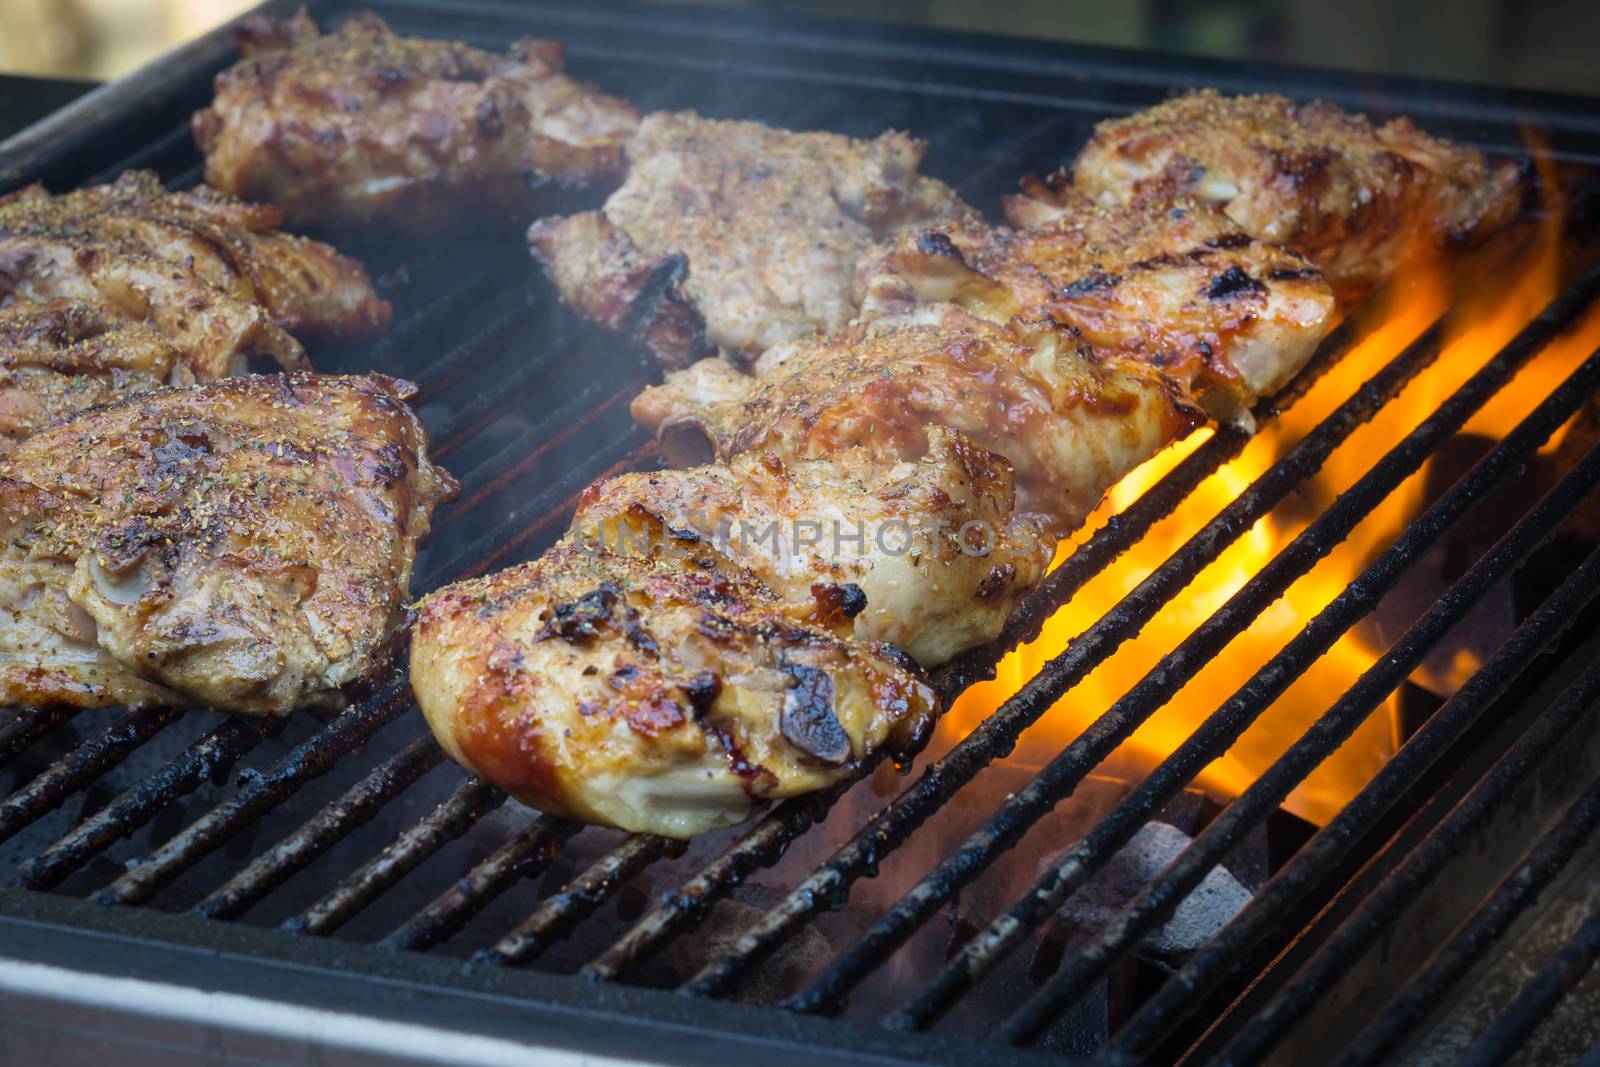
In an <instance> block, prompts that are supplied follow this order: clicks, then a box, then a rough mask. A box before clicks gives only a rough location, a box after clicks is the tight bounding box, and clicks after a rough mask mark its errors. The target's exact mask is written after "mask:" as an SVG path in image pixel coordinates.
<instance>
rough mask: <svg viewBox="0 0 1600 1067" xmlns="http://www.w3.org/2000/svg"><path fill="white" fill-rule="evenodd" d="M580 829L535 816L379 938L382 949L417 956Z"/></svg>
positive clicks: (538, 867) (541, 864)
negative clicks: (398, 950) (414, 952)
mask: <svg viewBox="0 0 1600 1067" xmlns="http://www.w3.org/2000/svg"><path fill="white" fill-rule="evenodd" d="M582 828H583V827H582V826H581V825H580V824H578V823H575V822H572V821H571V820H568V819H558V818H556V817H555V816H552V815H541V816H539V817H538V818H537V819H535V820H533V821H532V822H530V823H529V824H528V825H527V826H524V827H523V828H522V830H521V831H519V832H518V833H517V835H516V836H515V837H513V838H512V839H511V840H509V841H507V842H506V843H505V844H503V845H501V846H500V847H499V848H498V849H496V850H495V851H494V852H492V853H490V854H489V856H488V858H487V859H485V860H484V861H483V862H481V863H479V864H478V865H477V866H476V867H474V868H472V870H470V871H468V872H467V873H466V874H465V875H464V876H463V877H462V878H461V879H460V880H459V881H457V882H456V883H455V884H454V885H452V886H451V887H450V888H449V889H447V890H445V891H444V892H443V893H441V894H439V896H438V898H436V899H435V900H434V901H433V903H431V904H429V905H428V906H427V907H426V908H423V909H422V910H421V911H419V912H418V913H417V914H416V915H414V916H412V917H411V918H410V919H408V920H406V921H405V922H404V923H402V924H401V925H400V926H399V927H397V928H396V929H395V930H394V932H393V933H391V934H389V936H387V937H385V938H384V939H383V944H384V946H385V947H386V948H392V949H410V950H413V951H418V952H420V951H422V950H424V949H429V948H432V947H433V946H434V945H437V944H439V943H440V942H441V941H444V940H446V939H448V938H449V937H451V936H453V935H454V934H455V933H456V931H458V930H460V929H461V928H462V927H463V926H465V925H466V924H467V922H468V920H470V919H471V918H472V917H473V916H474V915H476V914H478V912H480V911H482V910H483V909H484V908H485V907H486V906H487V905H488V904H489V902H490V901H491V900H493V899H494V898H495V897H497V896H499V895H500V894H501V893H503V892H505V890H507V889H509V888H510V887H511V886H513V885H515V884H516V883H517V882H518V881H520V880H522V879H523V878H527V877H531V876H532V875H534V874H537V873H539V872H540V871H542V870H544V869H545V868H546V867H548V866H549V865H550V861H551V860H553V859H554V858H555V856H556V853H557V851H558V850H559V849H560V848H561V845H562V843H563V842H565V841H566V840H567V838H569V837H571V836H572V835H573V834H575V833H577V832H578V831H579V830H581V829H582Z"/></svg>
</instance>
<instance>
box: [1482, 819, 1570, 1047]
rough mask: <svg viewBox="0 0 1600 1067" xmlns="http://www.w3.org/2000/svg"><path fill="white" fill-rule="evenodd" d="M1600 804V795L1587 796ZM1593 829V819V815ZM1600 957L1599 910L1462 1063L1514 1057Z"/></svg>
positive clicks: (1521, 993) (1558, 950) (1562, 947)
mask: <svg viewBox="0 0 1600 1067" xmlns="http://www.w3.org/2000/svg"><path fill="white" fill-rule="evenodd" d="M1585 799H1586V800H1587V801H1588V802H1589V803H1590V804H1591V805H1592V806H1595V807H1600V799H1597V798H1595V797H1594V796H1593V793H1592V792H1591V795H1590V797H1588V798H1585ZM1590 826H1591V831H1592V827H1593V822H1592V818H1591V823H1590ZM1597 959H1600V910H1596V911H1594V912H1592V913H1591V914H1590V915H1589V917H1588V918H1587V919H1585V920H1584V922H1583V925H1582V926H1580V927H1578V929H1577V930H1576V931H1574V932H1573V934H1572V936H1571V937H1569V938H1568V939H1567V941H1566V943H1565V944H1563V945H1562V946H1561V947H1560V948H1559V949H1557V950H1556V953H1555V955H1554V956H1552V957H1551V959H1550V962H1549V963H1547V964H1545V966H1544V967H1543V968H1541V969H1540V971H1539V973H1538V974H1536V975H1534V976H1533V979H1532V980H1531V981H1529V982H1528V984H1527V985H1526V986H1524V987H1523V988H1522V991H1521V992H1520V993H1518V994H1517V997H1516V999H1515V1000H1513V1001H1512V1002H1511V1005H1510V1006H1509V1007H1507V1008H1506V1010H1505V1012H1504V1013H1503V1014H1502V1015H1501V1016H1500V1017H1499V1018H1498V1019H1496V1020H1495V1021H1494V1023H1493V1024H1492V1025H1491V1026H1490V1027H1489V1029H1487V1030H1485V1031H1484V1032H1483V1033H1482V1034H1481V1035H1479V1037H1478V1040H1476V1041H1474V1042H1473V1043H1472V1047H1471V1048H1469V1049H1467V1054H1466V1055H1465V1056H1464V1057H1462V1060H1461V1067H1495V1065H1496V1064H1501V1063H1509V1062H1510V1061H1511V1058H1512V1057H1513V1056H1514V1055H1515V1054H1516V1053H1517V1051H1518V1050H1519V1049H1520V1048H1521V1047H1522V1046H1523V1044H1524V1043H1525V1042H1526V1041H1527V1040H1528V1038H1529V1037H1531V1036H1532V1035H1533V1032H1534V1030H1535V1029H1537V1028H1538V1026H1539V1023H1540V1022H1542V1021H1543V1020H1544V1019H1545V1018H1546V1017H1547V1016H1549V1015H1550V1014H1551V1013H1552V1012H1553V1011H1555V1009H1556V1006H1557V1005H1559V1004H1560V1003H1561V999H1562V997H1564V996H1566V995H1567V994H1568V993H1570V992H1571V991H1572V989H1573V987H1574V986H1576V985H1577V984H1578V983H1579V982H1581V981H1583V979H1584V976H1585V975H1587V974H1588V973H1589V971H1590V969H1592V968H1593V967H1594V964H1595V961H1596V960H1597Z"/></svg>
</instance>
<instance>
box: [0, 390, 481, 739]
mask: <svg viewBox="0 0 1600 1067" xmlns="http://www.w3.org/2000/svg"><path fill="white" fill-rule="evenodd" d="M412 391H413V390H412V387H411V386H410V385H409V384H408V383H404V382H399V381H396V380H394V379H390V378H384V377H381V376H377V375H369V376H365V377H354V378H339V377H322V376H317V375H307V374H298V375H273V376H262V377H245V378H233V379H229V380H226V381H223V382H217V383H214V384H212V385H205V386H194V387H189V388H170V389H160V390H157V391H155V392H151V393H147V394H144V395H142V396H136V397H133V398H131V399H127V400H123V401H121V402H119V403H115V404H112V405H110V406H107V407H103V408H97V409H95V410H93V411H89V412H85V413H83V414H80V415H78V416H76V417H74V418H71V419H68V420H67V421H65V422H60V423H57V424H55V425H54V426H51V427H49V428H47V429H45V430H42V431H40V432H38V433H35V434H34V435H33V436H31V437H29V438H27V439H26V440H24V441H22V442H20V443H19V444H17V445H16V446H14V447H13V448H12V449H11V450H10V451H9V452H8V453H6V454H5V455H4V456H3V457H0V506H3V514H0V529H3V531H4V538H5V539H4V544H3V546H0V616H3V618H4V625H0V634H3V636H0V702H3V703H6V704H35V705H39V704H70V705H77V706H82V707H101V706H107V705H113V704H134V705H139V704H164V705H169V706H177V707H185V706H207V707H213V708H217V709H219V710H228V711H236V712H243V713H249V714H272V715H282V714H287V713H289V712H291V711H294V710H296V709H298V708H311V707H330V706H338V705H339V704H340V703H341V702H342V699H343V696H342V690H343V689H344V687H346V686H348V685H350V684H352V683H355V682H358V681H361V680H363V679H365V678H366V677H368V676H369V675H371V674H372V672H373V671H374V670H376V669H377V668H379V667H380V666H381V665H382V662H383V656H382V653H383V652H384V650H385V649H386V648H387V646H388V645H389V643H390V641H391V639H392V638H393V636H394V635H395V633H396V632H397V630H398V629H399V627H400V625H401V623H402V622H403V621H404V619H405V616H406V609H405V605H406V602H407V586H408V583H409V581H410V575H411V566H412V560H413V558H414V556H415V552H416V545H417V541H418V540H419V539H420V538H421V537H423V536H424V535H425V534H426V533H427V529H428V523H429V516H430V514H431V513H432V511H433V508H434V506H435V505H436V504H437V503H439V501H440V500H442V499H444V498H445V497H446V496H448V495H449V494H450V493H451V492H452V491H453V488H454V485H453V482H451V480H450V478H449V476H448V475H446V474H444V473H443V472H442V471H440V470H438V469H437V468H435V467H434V466H433V465H432V464H431V463H430V462H429V461H428V458H427V455H426V438H425V436H424V433H423V430H422V427H421V424H420V423H419V422H418V421H417V418H416V416H415V415H414V414H413V413H412V411H411V409H410V408H409V407H408V406H407V400H408V399H409V397H410V396H411V394H412Z"/></svg>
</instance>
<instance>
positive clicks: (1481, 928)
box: [1338, 782, 1600, 1067]
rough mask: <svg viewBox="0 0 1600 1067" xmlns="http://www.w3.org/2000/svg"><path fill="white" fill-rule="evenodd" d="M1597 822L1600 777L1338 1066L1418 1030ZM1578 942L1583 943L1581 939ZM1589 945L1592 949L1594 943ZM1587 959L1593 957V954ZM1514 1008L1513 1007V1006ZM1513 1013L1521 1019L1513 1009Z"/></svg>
mask: <svg viewBox="0 0 1600 1067" xmlns="http://www.w3.org/2000/svg"><path fill="white" fill-rule="evenodd" d="M1597 826H1600V782H1596V783H1595V784H1594V785H1592V786H1590V787H1589V789H1588V790H1587V791H1586V792H1585V793H1584V794H1583V795H1582V796H1581V797H1579V798H1578V799H1577V800H1576V801H1575V802H1574V803H1573V804H1572V806H1571V807H1570V808H1568V809H1567V811H1566V813H1565V814H1564V815H1562V817H1561V819H1560V821H1559V822H1557V823H1556V825H1555V826H1554V827H1552V828H1551V829H1550V830H1549V831H1548V832H1547V833H1545V834H1544V835H1543V836H1541V837H1540V838H1539V840H1538V841H1536V842H1535V843H1534V845H1533V847H1532V848H1530V849H1529V850H1528V853H1527V855H1526V856H1524V857H1523V859H1522V862H1520V863H1519V864H1517V866H1516V867H1515V868H1514V869H1513V870H1512V871H1511V873H1510V874H1508V875H1507V876H1506V878H1505V879H1504V880H1503V881H1502V882H1501V883H1500V884H1499V885H1498V886H1497V887H1496V888H1495V889H1494V891H1493V892H1491V893H1490V894H1489V896H1488V897H1487V898H1486V899H1485V900H1484V901H1483V902H1482V903H1481V904H1480V905H1479V906H1478V907H1477V909H1476V910H1475V911H1474V912H1473V913H1472V915H1470V916H1469V917H1468V918H1467V920H1466V921H1465V922H1464V923H1462V924H1461V926H1460V928H1458V929H1457V931H1456V932H1455V934H1454V935H1453V936H1452V937H1451V938H1450V940H1449V941H1447V942H1445V944H1444V945H1443V946H1442V947H1441V948H1440V949H1439V950H1438V951H1437V952H1435V953H1434V954H1433V956H1432V957H1430V958H1429V960H1428V962H1427V963H1426V964H1425V965H1424V966H1423V969H1422V971H1421V973H1419V974H1418V975H1417V976H1416V977H1415V978H1413V979H1412V980H1411V981H1410V982H1408V983H1407V984H1406V987H1405V989H1404V990H1403V991H1402V992H1401V993H1400V994H1399V995H1398V996H1397V997H1396V998H1395V999H1394V1000H1393V1001H1392V1002H1391V1003H1390V1004H1389V1006H1388V1008H1387V1009H1386V1010H1385V1011H1384V1013H1383V1014H1382V1015H1381V1016H1379V1017H1378V1018H1377V1019H1375V1020H1373V1022H1372V1023H1371V1024H1369V1025H1368V1026H1367V1027H1366V1029H1364V1030H1363V1031H1362V1032H1361V1035H1360V1036H1359V1037H1358V1038H1357V1039H1356V1042H1355V1044H1354V1045H1352V1046H1351V1047H1350V1048H1349V1049H1348V1050H1347V1051H1346V1052H1345V1054H1344V1055H1343V1056H1341V1057H1340V1058H1339V1061H1338V1062H1339V1067H1361V1065H1363V1064H1370V1063H1376V1062H1378V1061H1379V1060H1381V1059H1383V1058H1384V1057H1385V1056H1387V1055H1388V1053H1390V1052H1391V1051H1394V1050H1395V1049H1396V1046H1398V1045H1399V1044H1400V1043H1401V1042H1403V1041H1404V1040H1406V1038H1407V1037H1409V1036H1412V1035H1415V1034H1416V1033H1418V1030H1419V1028H1420V1027H1421V1026H1423V1025H1424V1023H1425V1021H1426V1020H1427V1017H1428V1015H1429V1013H1431V1012H1432V1011H1433V1010H1434V1009H1435V1008H1436V1007H1438V1006H1439V1004H1440V1003H1441V1002H1442V1001H1443V999H1444V998H1445V996H1446V995H1448V994H1449V992H1450V990H1451V989H1452V988H1454V986H1455V985H1456V983H1457V982H1458V981H1460V979H1461V977H1462V976H1463V975H1465V974H1466V972H1467V970H1468V969H1469V968H1471V967H1472V965H1473V964H1474V963H1476V962H1477V961H1478V960H1480V959H1482V958H1483V957H1484V955H1485V954H1486V953H1487V952H1488V951H1489V950H1490V949H1492V948H1493V947H1494V946H1495V945H1496V944H1497V943H1498V942H1499V941H1500V939H1501V938H1503V937H1505V935H1506V931H1508V930H1509V929H1510V928H1511V924H1512V923H1514V922H1515V921H1516V920H1517V918H1518V917H1519V916H1521V915H1522V914H1523V913H1524V912H1525V911H1527V910H1528V909H1529V907H1531V906H1532V905H1533V903H1534V902H1535V901H1536V900H1537V899H1538V896H1539V893H1540V892H1542V891H1543V890H1544V889H1545V888H1547V887H1548V886H1549V885H1550V883H1551V882H1553V881H1555V879H1556V876H1557V875H1559V874H1560V873H1561V872H1562V871H1563V870H1565V869H1566V867H1567V865H1568V864H1569V863H1570V862H1571V860H1572V857H1573V856H1574V855H1575V854H1576V853H1577V852H1578V850H1579V849H1580V848H1582V847H1583V846H1584V845H1585V844H1586V843H1588V841H1589V839H1590V838H1591V836H1592V835H1593V833H1594V830H1595V828H1596V827H1597ZM1580 947H1583V946H1581V942H1580ZM1588 947H1589V948H1590V950H1591V951H1592V946H1588ZM1589 962H1593V957H1592V956H1591V957H1590V959H1589ZM1541 1003H1544V1002H1543V1001H1542V1000H1536V1001H1535V1002H1534V1005H1535V1006H1538V1005H1540V1004H1541ZM1549 1003H1551V1004H1553V1001H1551V1002H1549ZM1515 1010H1516V1009H1515V1008H1513V1012H1515ZM1523 1011H1526V1012H1528V1015H1527V1019H1528V1021H1529V1022H1533V1021H1537V1020H1538V1019H1539V1018H1540V1017H1541V1016H1542V1014H1543V1013H1542V1012H1538V1013H1535V1012H1533V1011H1532V1010H1531V1008H1524V1009H1523ZM1511 1017H1512V1018H1513V1019H1517V1016H1516V1015H1515V1014H1513V1015H1512V1016H1511ZM1517 1021H1518V1022H1520V1021H1522V1020H1521V1019H1517ZM1530 1028H1531V1027H1530ZM1493 1062H1496V1063H1504V1062H1506V1061H1505V1060H1504V1059H1499V1060H1495V1061H1493Z"/></svg>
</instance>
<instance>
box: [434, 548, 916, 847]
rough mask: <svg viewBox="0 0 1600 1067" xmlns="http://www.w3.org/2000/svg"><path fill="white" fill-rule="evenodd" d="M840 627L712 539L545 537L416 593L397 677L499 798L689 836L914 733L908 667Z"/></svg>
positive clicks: (905, 742)
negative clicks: (626, 542)
mask: <svg viewBox="0 0 1600 1067" xmlns="http://www.w3.org/2000/svg"><path fill="white" fill-rule="evenodd" d="M700 547H701V549H702V550H704V549H705V546H700ZM848 627H849V623H848V621H847V620H843V619H841V620H840V624H839V626H838V627H830V626H826V625H823V624H821V623H819V622H816V621H806V620H803V619H795V618H793V617H791V616H790V615H788V614H787V613H786V612H785V611H784V604H783V602H782V600H781V599H780V598H779V597H778V596H777V595H776V594H774V593H773V592H771V591H770V590H768V589H767V588H766V587H765V586H764V585H762V584H761V583H760V582H758V581H755V580H754V579H752V578H750V577H749V576H748V575H747V574H745V573H744V572H742V571H740V570H738V569H737V568H733V567H730V566H728V565H726V563H725V562H724V561H723V560H722V559H721V558H720V556H718V555H717V554H716V553H714V552H710V551H705V552H704V554H703V555H701V556H699V557H698V558H684V557H679V556H673V557H654V558H653V557H647V556H640V555H622V554H616V553H612V552H609V551H606V550H604V549H600V548H596V547H594V546H586V545H584V544H581V543H576V542H573V541H563V542H562V543H560V544H559V545H557V547H555V548H554V549H552V550H551V551H550V552H547V553H546V554H545V555H544V556H543V557H542V558H541V559H539V560H537V561H536V562H533V563H525V564H522V565H521V566H518V567H513V568H511V569H510V570H506V571H501V572H500V573H498V574H494V575H490V576H488V577H486V578H478V579H475V580H473V581H468V582H461V583H458V584H456V585H452V586H448V587H446V588H445V589H442V590H440V591H438V592H436V593H434V594H432V595H431V596H429V597H427V598H426V599H424V600H423V602H422V604H421V605H420V607H419V613H418V618H417V625H416V630H415V633H414V634H413V636H412V640H411V680H412V685H413V687H414V688H415V689H416V694H417V701H418V703H419V705H420V706H421V708H422V711H423V714H424V715H426V716H427V719H428V723H429V725H430V726H431V727H432V728H433V732H434V735H435V736H436V737H438V738H439V741H440V743H441V744H442V745H443V746H444V748H445V750H446V751H447V752H449V753H450V755H451V756H452V757H453V758H454V759H455V760H456V761H457V762H459V763H461V764H462V765H463V766H465V767H467V768H469V769H471V770H473V771H474V772H476V773H478V774H480V775H482V776H483V777H485V778H487V779H489V780H490V781H492V782H494V783H496V784H497V785H499V786H501V787H502V788H504V789H506V790H507V791H508V792H510V793H511V794H512V795H513V796H515V797H517V798H518V799H520V800H523V801H525V802H526V803H529V804H532V805H533V806H535V807H538V808H540V809H542V810H544V811H548V812H552V813H554V814H557V815H564V816H569V817H573V818H578V819H584V820H587V821H589V822H598V823H603V824H606V825H609V826H618V827H622V828H623V829H627V830H634V831H643V832H648V833H656V834H663V835H666V836H669V837H692V836H694V835H695V834H699V833H703V832H705V831H707V830H712V829H716V828H717V827H721V826H730V825H732V824H734V823H737V822H739V821H741V820H743V819H745V818H746V817H748V816H749V814H750V813H751V812H752V811H753V810H754V808H755V807H756V806H757V805H759V804H762V803H764V802H766V801H769V800H775V799H779V798H782V797H788V796H794V795H797V794H800V793H805V792H809V791H812V790H815V789H820V788H823V787H825V786H827V785H830V784H832V783H834V782H837V781H840V780H842V779H844V778H846V777H848V776H850V775H851V774H853V773H855V772H856V770H857V769H858V768H859V767H860V765H861V763H862V761H863V760H865V759H866V758H867V757H868V756H869V754H871V753H873V752H875V751H878V750H880V749H885V748H888V749H905V748H909V747H911V746H913V745H915V744H917V743H918V742H919V741H920V740H921V738H922V737H923V736H924V735H925V732H926V729H927V727H928V725H929V724H930V722H931V721H932V717H933V713H934V710H935V709H934V696H933V693H932V691H931V690H930V689H929V688H928V686H927V685H926V684H925V683H924V682H923V681H922V680H921V679H920V677H919V675H918V672H917V670H916V667H915V665H914V664H911V663H910V662H909V661H908V660H906V659H905V657H903V656H901V655H899V654H898V653H896V652H894V651H893V650H892V649H889V648H887V647H885V646H875V645H872V644H870V643H861V642H856V641H851V640H846V639H844V638H843V637H842V636H841V632H844V631H847V630H848Z"/></svg>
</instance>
